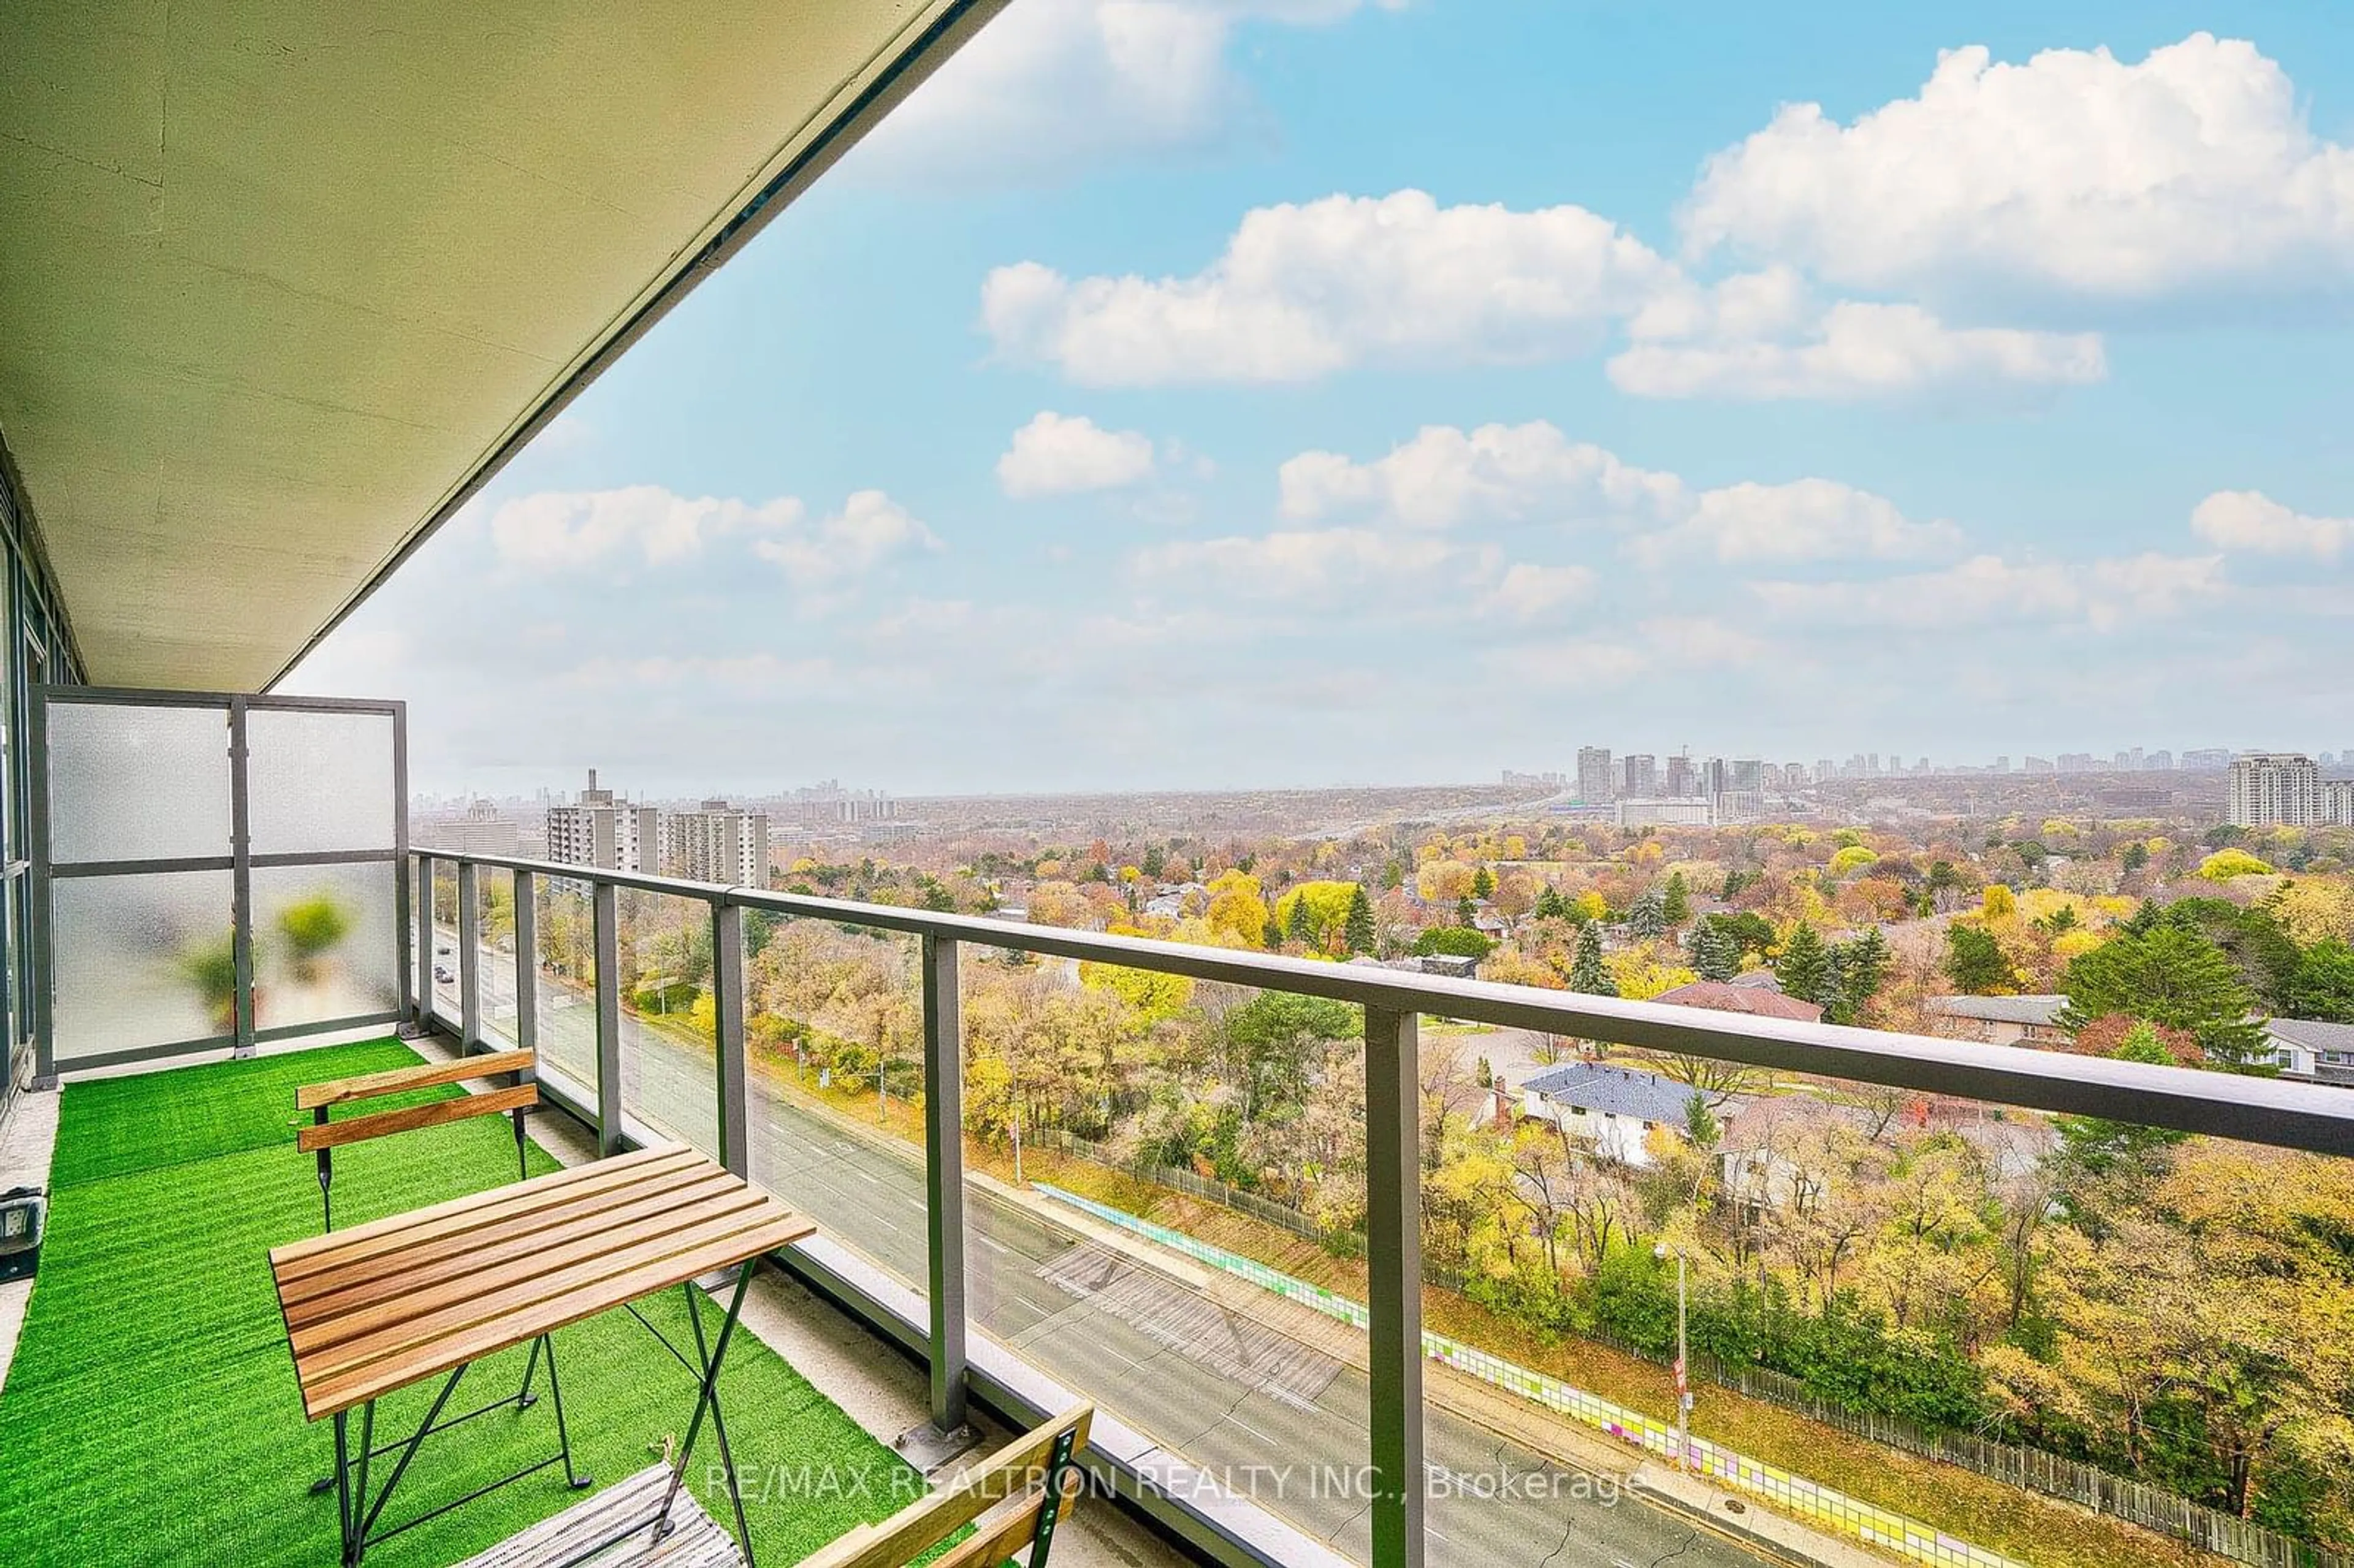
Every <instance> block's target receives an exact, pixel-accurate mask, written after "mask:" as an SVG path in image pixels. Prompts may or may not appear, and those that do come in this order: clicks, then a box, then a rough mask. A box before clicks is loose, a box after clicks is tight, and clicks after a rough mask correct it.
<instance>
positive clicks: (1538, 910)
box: [1533, 882, 1569, 920]
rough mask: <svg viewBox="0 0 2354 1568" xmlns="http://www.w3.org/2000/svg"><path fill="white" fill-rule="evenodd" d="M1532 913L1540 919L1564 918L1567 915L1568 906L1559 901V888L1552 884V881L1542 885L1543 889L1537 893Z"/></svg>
mask: <svg viewBox="0 0 2354 1568" xmlns="http://www.w3.org/2000/svg"><path fill="white" fill-rule="evenodd" d="M1533 913H1534V914H1535V916H1536V917H1537V918H1538V919H1540V920H1560V919H1564V918H1566V917H1567V916H1568V915H1569V906H1568V905H1566V904H1564V903H1563V902H1562V901H1561V890H1560V889H1559V888H1557V887H1555V886H1553V884H1552V883H1550V882H1548V883H1546V884H1545V885H1544V887H1543V890H1542V891H1540V892H1539V893H1538V894H1537V902H1536V907H1535V909H1534V911H1533Z"/></svg>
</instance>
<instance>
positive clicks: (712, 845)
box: [663, 800, 769, 887]
mask: <svg viewBox="0 0 2354 1568" xmlns="http://www.w3.org/2000/svg"><path fill="white" fill-rule="evenodd" d="M663 867H664V869H665V870H666V871H667V872H668V873H669V874H671V875H673V876H683V877H685V878H686V879H687V880H688V881H690V882H724V883H730V884H733V885H736V886H738V887H766V886H768V885H769V817H768V813H767V812H765V811H748V810H744V809H742V808H741V807H738V806H731V805H729V804H728V803H727V802H726V801H725V800H705V801H704V802H703V804H702V805H701V806H699V807H697V808H696V809H695V810H692V811H671V812H668V813H666V814H665V815H664V816H663Z"/></svg>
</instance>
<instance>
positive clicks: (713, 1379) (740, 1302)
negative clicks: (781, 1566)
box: [654, 1257, 760, 1568]
mask: <svg viewBox="0 0 2354 1568" xmlns="http://www.w3.org/2000/svg"><path fill="white" fill-rule="evenodd" d="M759 1261H760V1260H759V1259H758V1258H757V1257H751V1258H746V1259H745V1260H744V1266H743V1267H742V1268H741V1269H740V1270H738V1271H737V1276H736V1292H735V1294H734V1295H733V1296H731V1297H730V1298H728V1301H727V1316H726V1318H724V1319H721V1320H720V1324H719V1335H718V1338H717V1339H716V1340H713V1341H712V1346H711V1358H710V1360H709V1361H707V1362H705V1366H704V1372H703V1379H702V1387H701V1389H700V1391H699V1392H698V1393H696V1394H695V1416H694V1419H693V1420H691V1421H689V1422H688V1423H687V1424H686V1440H685V1441H684V1443H682V1444H680V1445H679V1449H678V1463H677V1465H676V1466H675V1467H673V1468H672V1470H671V1476H670V1485H669V1487H668V1488H666V1489H664V1490H663V1504H662V1509H661V1510H660V1511H659V1512H657V1513H656V1514H655V1515H654V1539H655V1540H656V1541H660V1540H661V1539H662V1538H663V1536H665V1535H667V1534H669V1533H670V1510H671V1505H672V1504H673V1503H674V1502H676V1501H677V1500H678V1489H679V1485H680V1483H681V1482H682V1481H684V1479H685V1478H686V1467H687V1461H688V1460H689V1459H690V1458H691V1457H693V1455H694V1453H695V1439H696V1438H697V1437H699V1436H702V1435H703V1414H704V1412H705V1410H706V1409H708V1408H709V1407H710V1405H711V1404H712V1402H713V1401H714V1400H715V1399H716V1398H717V1397H718V1393H719V1370H720V1368H721V1366H722V1365H723V1364H725V1362H726V1360H727V1341H728V1340H731V1339H733V1338H735V1335H736V1322H737V1319H738V1318H740V1317H741V1316H742V1315H743V1311H744V1293H745V1292H746V1291H747V1290H748V1289H750V1288H751V1285H752V1270H753V1269H754V1268H755V1267H757V1266H758V1264H759ZM702 1323H703V1320H702V1319H701V1318H699V1317H698V1318H697V1319H695V1327H696V1329H697V1330H698V1332H699V1331H700V1330H701V1328H702ZM727 1485H728V1489H729V1491H730V1492H731V1493H733V1492H734V1491H735V1490H736V1477H735V1475H734V1473H733V1472H732V1471H731V1472H730V1473H729V1475H728V1478H727ZM743 1545H744V1562H745V1564H746V1568H756V1565H755V1564H754V1563H753V1561H752V1542H750V1540H749V1539H747V1540H746V1541H745V1542H744V1543H743Z"/></svg>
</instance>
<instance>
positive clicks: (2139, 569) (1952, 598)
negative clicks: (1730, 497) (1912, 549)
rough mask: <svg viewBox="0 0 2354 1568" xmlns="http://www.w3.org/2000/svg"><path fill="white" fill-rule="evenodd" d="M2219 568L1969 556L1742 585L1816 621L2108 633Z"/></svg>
mask: <svg viewBox="0 0 2354 1568" xmlns="http://www.w3.org/2000/svg"><path fill="white" fill-rule="evenodd" d="M2221 567H2222V557H2221V556H2160V555H2141V556H2120V557H2115V558H2111V559H2105V560H2095V561H2084V562H2056V561H2025V562H2012V561H2006V560H2004V559H2003V558H2001V557H2000V556H1971V557H1970V558H1969V559H1968V560H1966V561H1961V562H1958V563H1956V565H1954V566H1951V567H1946V568H1944V569H1943V570H1940V571H1934V572H1916V573H1914V574H1911V575H1909V576H1903V577H1887V578H1883V579H1882V580H1880V581H1878V582H1829V583H1806V582H1760V583H1752V584H1751V585H1750V588H1751V591H1752V592H1754V593H1755V595H1756V596H1757V598H1758V599H1760V600H1761V601H1762V602H1763V603H1764V604H1765V608H1766V609H1769V610H1771V611H1773V612H1774V613H1775V614H1776V615H1779V616H1784V617H1787V618H1788V619H1790V620H1803V621H1809V622H1815V623H1819V624H1823V625H1833V626H1851V627H1870V628H1884V629H1890V630H1916V631H1946V630H1959V629H1962V628H1966V627H1972V626H1988V625H1999V624H2002V623H2005V622H2038V621H2040V622H2073V623H2081V624H2084V625H2086V626H2090V627H2091V628H2093V629H2094V630H2096V631H2112V630H2117V629H2118V628H2120V627H2122V626H2124V625H2126V624H2127V623H2129V622H2132V621H2140V620H2158V619H2162V618H2165V617H2168V616H2171V615H2174V614H2177V613H2179V611H2180V610H2182V609H2185V608H2186V607H2188V606H2189V605H2190V604H2191V603H2192V602H2194V601H2196V600H2199V599H2208V598H2211V597H2213V596H2214V595H2216V594H2218V593H2220V592H2221V590H2222V588H2223V578H2222V570H2221Z"/></svg>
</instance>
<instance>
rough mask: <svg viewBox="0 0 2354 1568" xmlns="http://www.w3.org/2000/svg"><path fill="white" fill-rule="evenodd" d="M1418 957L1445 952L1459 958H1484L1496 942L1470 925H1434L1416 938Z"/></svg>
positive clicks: (1494, 946) (1494, 948)
mask: <svg viewBox="0 0 2354 1568" xmlns="http://www.w3.org/2000/svg"><path fill="white" fill-rule="evenodd" d="M1414 950H1415V954H1416V957H1425V956H1430V955H1439V954H1443V955H1445V956H1447V957H1449V958H1457V959H1484V958H1486V957H1487V956H1488V955H1489V954H1490V953H1492V952H1494V951H1495V950H1496V944H1495V943H1494V942H1491V941H1490V940H1489V939H1488V938H1486V937H1484V936H1482V935H1480V933H1479V932H1477V931H1475V930H1473V929H1472V928H1471V927H1469V926H1433V927H1430V928H1429V929H1428V930H1426V931H1425V932H1423V933H1422V934H1421V935H1420V936H1418V937H1416V938H1415V939H1414Z"/></svg>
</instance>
